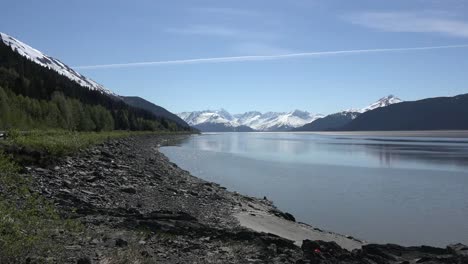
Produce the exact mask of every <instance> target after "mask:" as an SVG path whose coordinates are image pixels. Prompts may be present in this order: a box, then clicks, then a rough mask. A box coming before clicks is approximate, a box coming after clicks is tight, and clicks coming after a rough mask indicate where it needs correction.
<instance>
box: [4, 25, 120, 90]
mask: <svg viewBox="0 0 468 264" xmlns="http://www.w3.org/2000/svg"><path fill="white" fill-rule="evenodd" d="M0 42H3V43H4V44H5V45H7V46H9V47H10V48H11V49H12V50H13V51H15V52H16V53H18V54H20V55H21V56H23V57H26V58H27V59H28V60H30V61H32V62H34V63H37V64H39V65H41V66H42V67H46V68H48V69H51V70H54V71H56V72H57V73H59V74H60V75H63V76H65V77H67V78H69V79H70V80H72V81H74V82H76V83H78V84H79V85H81V86H83V87H87V88H89V89H91V90H96V91H99V92H101V93H104V94H108V95H111V96H117V95H116V94H114V93H113V92H112V91H110V90H108V89H106V88H105V87H104V86H102V85H100V84H98V83H97V82H95V81H93V80H91V79H89V78H87V77H85V76H83V75H81V74H79V73H78V72H76V71H75V70H73V69H72V68H70V67H68V66H67V65H66V64H64V63H62V62H61V61H59V60H58V59H55V58H52V57H49V56H47V55H45V54H44V53H42V52H40V51H38V50H37V49H34V48H32V47H30V46H29V45H27V44H25V43H23V42H21V41H19V40H17V39H15V38H13V37H11V36H9V35H7V34H5V33H1V32H0Z"/></svg>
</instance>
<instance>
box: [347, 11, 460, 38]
mask: <svg viewBox="0 0 468 264" xmlns="http://www.w3.org/2000/svg"><path fill="white" fill-rule="evenodd" d="M346 18H347V19H348V20H350V21H351V22H352V23H354V24H358V25H361V26H365V27H369V28H373V29H377V30H382V31H390V32H421V33H439V34H445V35H450V36H455V37H468V22H466V21H463V20H459V19H456V17H454V16H451V15H448V14H446V13H441V12H365V13H359V14H354V15H351V16H348V17H346Z"/></svg>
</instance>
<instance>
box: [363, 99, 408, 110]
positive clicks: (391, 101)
mask: <svg viewBox="0 0 468 264" xmlns="http://www.w3.org/2000/svg"><path fill="white" fill-rule="evenodd" d="M401 102H403V100H401V99H400V98H398V97H395V96H394V95H389V96H385V97H382V98H380V99H379V100H378V101H377V102H375V103H373V104H371V105H369V106H368V107H365V108H363V109H361V110H360V111H359V112H360V113H365V112H367V111H371V110H374V109H376V108H379V107H385V106H389V105H391V104H397V103H401Z"/></svg>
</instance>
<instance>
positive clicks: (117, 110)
mask: <svg viewBox="0 0 468 264" xmlns="http://www.w3.org/2000/svg"><path fill="white" fill-rule="evenodd" d="M0 87H1V89H0V111H1V112H0V129H8V128H18V129H32V128H60V129H68V130H77V131H101V130H113V129H118V130H170V131H176V130H190V128H189V127H187V126H181V125H179V124H177V123H175V122H173V121H170V120H168V119H166V118H163V117H159V116H155V115H154V114H153V113H151V112H149V111H146V110H143V109H139V108H136V107H132V106H129V105H127V104H126V103H125V102H123V101H122V100H121V99H119V98H118V97H116V96H111V95H108V94H104V93H102V92H100V91H96V90H90V89H88V88H86V87H83V86H81V85H79V84H78V83H76V82H74V81H72V80H70V79H68V78H66V77H65V76H62V75H60V74H59V73H57V72H55V71H52V70H50V69H48V68H46V67H43V66H40V65H38V64H36V63H34V62H32V61H30V60H28V59H27V58H26V57H23V56H21V55H19V54H18V53H16V52H15V51H14V50H12V49H11V48H10V47H9V46H7V45H4V44H3V43H2V42H0Z"/></svg>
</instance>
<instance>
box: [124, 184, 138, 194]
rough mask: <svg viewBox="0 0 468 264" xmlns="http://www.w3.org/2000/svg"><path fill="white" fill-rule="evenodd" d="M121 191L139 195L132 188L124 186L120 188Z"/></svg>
mask: <svg viewBox="0 0 468 264" xmlns="http://www.w3.org/2000/svg"><path fill="white" fill-rule="evenodd" d="M120 191H121V192H124V193H130V194H136V193H137V190H136V189H135V188H134V187H132V186H122V187H121V188H120Z"/></svg>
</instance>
